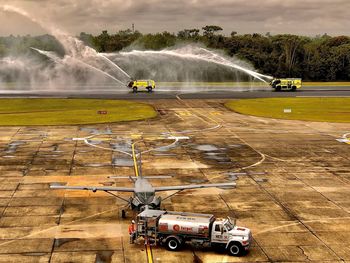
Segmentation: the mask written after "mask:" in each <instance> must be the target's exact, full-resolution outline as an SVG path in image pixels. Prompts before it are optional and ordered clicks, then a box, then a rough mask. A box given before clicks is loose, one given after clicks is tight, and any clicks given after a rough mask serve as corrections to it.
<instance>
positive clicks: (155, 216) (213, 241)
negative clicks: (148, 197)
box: [135, 209, 252, 256]
mask: <svg viewBox="0 0 350 263" xmlns="http://www.w3.org/2000/svg"><path fill="white" fill-rule="evenodd" d="M135 238H136V239H137V238H144V239H145V240H146V241H147V242H149V243H150V244H152V245H156V244H157V243H158V244H162V245H165V246H166V248H167V249H168V250H170V251H176V250H179V249H180V248H181V247H182V246H183V245H184V244H185V243H186V242H187V243H191V244H192V245H195V246H203V247H213V248H223V249H226V251H227V252H228V254H230V255H232V256H240V255H242V254H244V253H245V252H247V251H248V250H249V247H250V245H251V242H252V233H251V231H250V229H248V228H245V227H239V226H236V221H235V220H231V218H230V217H227V218H226V219H217V218H215V216H214V215H211V214H195V213H185V212H170V211H162V210H149V209H146V210H144V211H143V212H142V213H140V214H139V215H138V216H137V217H136V233H135Z"/></svg>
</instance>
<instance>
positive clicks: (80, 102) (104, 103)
mask: <svg viewBox="0 0 350 263" xmlns="http://www.w3.org/2000/svg"><path fill="white" fill-rule="evenodd" d="M98 111H107V114H98ZM156 115H157V113H156V111H155V110H154V109H153V107H152V106H150V105H147V104H143V103H136V102H130V101H123V100H95V99H0V126H24V125H72V124H92V123H108V122H120V121H135V120H142V119H147V118H153V117H155V116H156Z"/></svg>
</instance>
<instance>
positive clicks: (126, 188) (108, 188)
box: [50, 185, 134, 193]
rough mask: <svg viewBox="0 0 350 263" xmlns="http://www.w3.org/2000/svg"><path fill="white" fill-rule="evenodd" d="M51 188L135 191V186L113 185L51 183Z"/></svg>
mask: <svg viewBox="0 0 350 263" xmlns="http://www.w3.org/2000/svg"><path fill="white" fill-rule="evenodd" d="M50 188H51V189H66V190H89V191H93V192H96V191H108V192H132V193H133V192H134V188H129V187H111V186H109V187H108V186H65V185H51V186H50Z"/></svg>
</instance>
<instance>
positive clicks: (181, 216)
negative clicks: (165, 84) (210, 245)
mask: <svg viewBox="0 0 350 263" xmlns="http://www.w3.org/2000/svg"><path fill="white" fill-rule="evenodd" d="M214 220H215V217H214V216H213V215H208V214H192V213H176V212H170V213H167V214H164V215H162V216H161V217H160V219H159V221H158V232H159V233H164V234H174V235H175V234H187V235H198V236H205V237H208V236H209V227H210V224H211V223H212V222H213V221H214Z"/></svg>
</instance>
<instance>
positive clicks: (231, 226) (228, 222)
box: [225, 221, 234, 231]
mask: <svg viewBox="0 0 350 263" xmlns="http://www.w3.org/2000/svg"><path fill="white" fill-rule="evenodd" d="M225 227H226V229H227V231H231V230H232V229H233V228H234V225H233V224H231V223H230V221H226V222H225Z"/></svg>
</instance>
